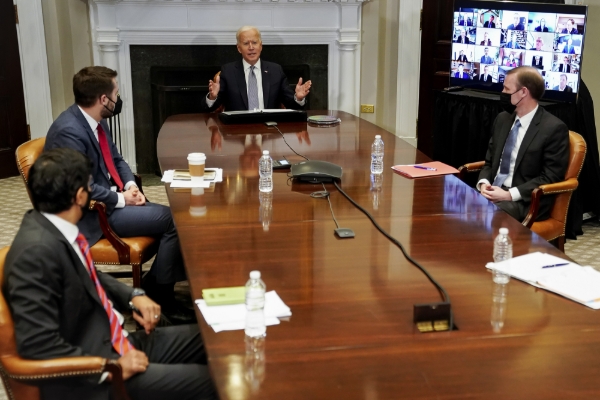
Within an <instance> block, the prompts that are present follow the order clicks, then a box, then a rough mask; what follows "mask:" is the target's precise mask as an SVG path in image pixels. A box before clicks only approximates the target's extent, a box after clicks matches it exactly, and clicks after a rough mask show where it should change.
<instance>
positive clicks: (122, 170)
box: [44, 66, 194, 323]
mask: <svg viewBox="0 0 600 400" xmlns="http://www.w3.org/2000/svg"><path fill="white" fill-rule="evenodd" d="M116 78H117V72H116V71H113V70H111V69H109V68H106V67H99V66H97V67H86V68H83V69H82V70H81V71H79V72H78V73H77V74H76V75H75V76H74V77H73V94H74V95H75V104H73V105H72V106H71V107H69V108H68V109H67V110H66V111H65V112H63V113H62V114H61V115H60V116H59V117H58V118H57V119H56V121H54V123H53V124H52V126H51V127H50V130H49V131H48V135H47V137H46V145H45V147H44V149H45V150H49V149H53V148H59V147H69V148H72V149H75V150H77V151H79V152H81V153H83V154H85V155H86V156H88V157H89V158H90V160H92V164H93V170H92V183H91V188H92V192H91V197H92V199H93V200H97V201H101V202H103V203H104V204H106V210H107V214H108V222H109V224H110V226H111V227H112V228H113V230H114V231H115V232H116V233H117V234H118V235H119V236H121V237H132V236H155V237H158V238H160V244H159V248H158V253H157V255H156V258H155V260H154V263H153V264H152V268H151V270H150V272H149V273H148V274H147V275H146V276H145V277H144V285H143V286H144V289H146V290H147V291H148V295H149V296H150V297H152V298H153V299H154V300H155V301H156V302H157V303H159V304H160V305H161V307H162V310H163V313H164V314H165V315H166V316H167V317H169V320H170V321H171V322H173V323H191V322H193V321H194V312H193V310H189V309H187V308H185V307H183V306H180V305H178V304H177V303H175V297H174V292H173V286H174V285H175V283H176V282H178V281H183V280H185V279H186V276H185V270H184V267H183V260H182V257H181V250H180V248H179V238H178V236H177V232H176V230H175V226H174V224H173V219H172V216H171V211H170V210H169V208H168V207H165V206H162V205H158V204H153V203H150V202H147V201H146V198H145V197H144V195H143V194H142V193H141V192H140V191H139V189H138V187H137V186H136V185H135V181H134V176H133V174H132V172H131V169H130V168H129V165H127V163H126V162H125V160H123V157H121V155H120V154H119V152H118V150H117V148H116V146H115V145H114V143H113V141H112V137H111V132H110V130H109V128H108V124H107V123H106V121H104V119H105V118H109V117H111V116H113V115H116V114H118V113H119V112H120V111H121V105H122V103H121V99H120V97H119V95H118V93H119V87H118V85H117V79H116ZM78 227H79V229H80V231H81V232H82V233H83V234H84V236H85V237H86V239H87V240H88V242H89V243H90V246H92V245H94V243H96V242H97V241H98V240H99V239H100V238H101V236H102V231H101V229H100V223H99V221H98V215H97V213H96V212H89V213H87V215H85V216H84V217H83V218H82V219H81V221H79V223H78ZM139 293H143V291H139Z"/></svg>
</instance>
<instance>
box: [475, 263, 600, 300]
mask: <svg viewBox="0 0 600 400" xmlns="http://www.w3.org/2000/svg"><path fill="white" fill-rule="evenodd" d="M486 268H488V269H495V270H497V271H500V272H503V273H505V274H508V275H510V276H512V277H513V278H516V279H519V280H522V281H524V282H527V283H529V284H531V285H533V286H536V287H539V288H542V289H546V290H548V291H551V292H555V293H557V294H560V295H561V296H564V297H566V298H568V299H571V300H573V301H576V302H578V303H581V304H583V305H585V306H587V307H590V308H593V309H595V310H598V309H600V272H599V271H596V270H595V269H593V268H592V267H582V266H580V265H578V264H575V263H572V262H569V261H567V260H565V259H564V258H559V257H555V256H552V255H550V254H545V253H539V252H536V253H530V254H525V255H522V256H519V257H514V258H511V259H510V260H506V261H502V262H499V263H488V264H487V265H486Z"/></svg>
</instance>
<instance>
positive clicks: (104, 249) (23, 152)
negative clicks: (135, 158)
mask: <svg viewBox="0 0 600 400" xmlns="http://www.w3.org/2000/svg"><path fill="white" fill-rule="evenodd" d="M44 143H46V138H39V139H33V140H30V141H28V142H25V143H23V144H22V145H20V146H19V147H18V148H17V151H16V158H17V167H18V168H19V171H20V172H21V176H22V177H23V181H24V182H25V187H26V188H27V177H28V175H29V168H31V166H32V165H33V163H34V162H35V160H37V158H38V157H39V156H40V154H41V153H42V150H43V149H44ZM136 183H137V186H138V187H139V188H140V191H141V190H142V182H141V178H140V177H139V176H137V175H136ZM27 194H28V195H29V199H30V200H31V193H29V188H27ZM90 209H92V210H93V209H95V210H96V211H97V212H98V219H99V220H100V228H101V229H102V233H103V234H104V237H103V238H102V239H100V240H99V241H98V242H97V243H96V244H94V245H93V246H92V247H91V251H92V258H93V259H94V262H96V263H98V264H110V265H131V271H132V275H133V286H134V287H141V284H142V264H144V263H145V262H147V261H148V260H150V259H151V258H152V257H153V256H154V255H155V254H156V252H157V250H158V240H156V239H155V238H153V237H150V236H136V237H130V238H120V237H119V236H118V235H117V234H116V233H115V232H114V231H113V230H112V229H111V227H110V225H109V224H108V218H107V216H106V206H105V205H104V203H102V202H99V201H94V200H92V202H91V203H90Z"/></svg>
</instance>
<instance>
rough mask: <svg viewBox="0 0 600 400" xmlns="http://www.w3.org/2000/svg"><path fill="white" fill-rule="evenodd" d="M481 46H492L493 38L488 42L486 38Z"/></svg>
mask: <svg viewBox="0 0 600 400" xmlns="http://www.w3.org/2000/svg"><path fill="white" fill-rule="evenodd" d="M480 44H481V46H491V45H492V39H488V40H487V43H486V42H485V40H482V41H481V43H480Z"/></svg>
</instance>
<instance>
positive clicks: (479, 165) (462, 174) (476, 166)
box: [458, 161, 485, 180]
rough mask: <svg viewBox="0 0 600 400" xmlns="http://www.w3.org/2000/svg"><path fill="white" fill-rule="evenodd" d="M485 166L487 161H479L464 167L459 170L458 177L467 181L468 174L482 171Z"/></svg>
mask: <svg viewBox="0 0 600 400" xmlns="http://www.w3.org/2000/svg"><path fill="white" fill-rule="evenodd" d="M484 165H485V161H477V162H473V163H468V164H465V165H462V166H460V167H459V168H458V177H459V178H460V180H465V178H466V176H467V174H468V173H470V172H477V171H481V170H482V169H483V166H484Z"/></svg>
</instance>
